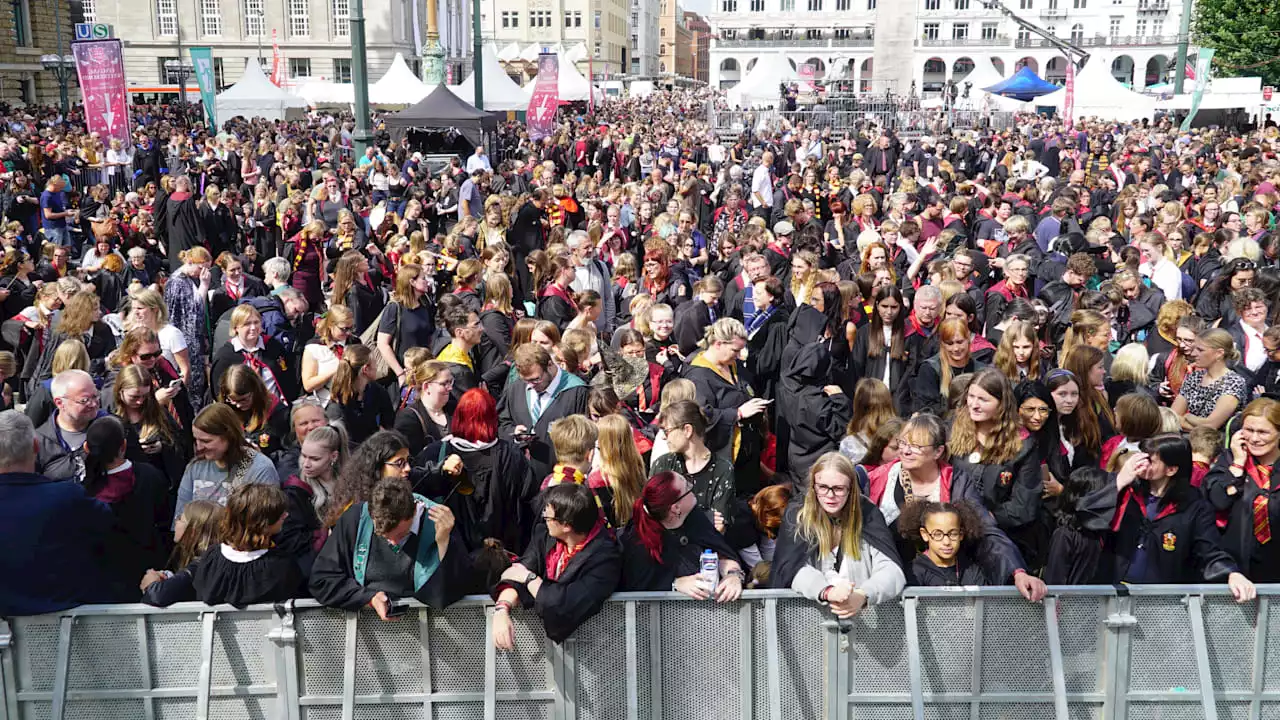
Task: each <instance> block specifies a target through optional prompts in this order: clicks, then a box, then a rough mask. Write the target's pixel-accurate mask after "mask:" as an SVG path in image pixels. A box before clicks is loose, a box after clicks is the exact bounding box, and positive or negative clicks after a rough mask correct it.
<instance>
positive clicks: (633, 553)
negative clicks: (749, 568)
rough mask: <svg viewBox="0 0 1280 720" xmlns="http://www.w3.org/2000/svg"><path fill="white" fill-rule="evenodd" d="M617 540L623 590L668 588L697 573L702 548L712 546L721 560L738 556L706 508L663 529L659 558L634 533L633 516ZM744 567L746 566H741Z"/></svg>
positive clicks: (738, 559) (700, 565)
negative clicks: (668, 528)
mask: <svg viewBox="0 0 1280 720" xmlns="http://www.w3.org/2000/svg"><path fill="white" fill-rule="evenodd" d="M618 542H619V544H620V545H621V546H622V586H621V588H620V589H621V590H623V591H624V592H625V591H636V592H643V591H652V592H667V591H670V590H671V585H672V583H674V582H675V581H676V578H681V577H685V576H686V575H696V574H698V572H699V571H700V570H701V569H702V562H701V560H702V551H703V550H714V551H715V552H716V554H718V555H719V556H720V559H721V560H735V561H737V562H738V563H739V564H742V560H741V558H739V557H738V554H737V553H736V552H734V550H733V548H732V547H731V546H730V545H729V541H728V540H726V539H725V538H724V536H723V535H721V534H720V533H718V532H716V528H715V525H713V524H712V523H711V519H710V518H708V517H707V513H706V512H699V511H694V512H692V513H690V514H689V516H688V517H687V518H685V521H684V524H683V525H681V526H680V527H678V528H676V529H674V530H667V529H665V528H664V529H663V531H662V562H658V561H656V560H654V559H653V556H652V555H650V554H649V548H647V547H645V546H644V545H643V544H642V543H641V542H640V538H639V537H638V536H637V535H636V528H635V518H632V520H631V522H630V523H628V524H627V526H626V527H625V528H623V530H622V532H621V533H620V534H619V537H618ZM743 569H744V570H745V567H744V568H743Z"/></svg>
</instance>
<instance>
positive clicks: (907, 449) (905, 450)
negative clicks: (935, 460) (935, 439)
mask: <svg viewBox="0 0 1280 720" xmlns="http://www.w3.org/2000/svg"><path fill="white" fill-rule="evenodd" d="M933 447H934V446H933V445H912V444H911V443H909V442H905V441H901V440H899V441H898V454H899V455H916V454H923V453H924V452H925V451H927V450H929V449H931V448H933Z"/></svg>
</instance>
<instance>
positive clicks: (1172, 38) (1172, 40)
mask: <svg viewBox="0 0 1280 720" xmlns="http://www.w3.org/2000/svg"><path fill="white" fill-rule="evenodd" d="M1075 44H1076V45H1079V46H1080V47H1135V46H1141V45H1177V44H1178V36H1177V35H1118V36H1115V37H1108V36H1106V35H1097V36H1094V37H1091V38H1082V39H1080V40H1078V41H1075ZM1013 45H1014V47H1018V48H1052V47H1053V43H1051V42H1049V41H1048V40H1042V39H1040V38H1027V39H1025V40H1023V39H1018V40H1016V41H1014V44H1013Z"/></svg>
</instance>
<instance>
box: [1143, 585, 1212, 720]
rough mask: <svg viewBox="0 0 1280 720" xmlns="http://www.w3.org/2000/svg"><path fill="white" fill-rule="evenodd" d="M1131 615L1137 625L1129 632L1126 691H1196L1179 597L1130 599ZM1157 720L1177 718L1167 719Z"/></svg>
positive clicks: (1197, 684)
mask: <svg viewBox="0 0 1280 720" xmlns="http://www.w3.org/2000/svg"><path fill="white" fill-rule="evenodd" d="M1133 615H1134V617H1136V618H1137V619H1138V625H1137V626H1136V627H1135V628H1133V631H1132V633H1131V636H1132V641H1131V644H1130V652H1129V689H1130V690H1136V691H1143V690H1147V691H1159V692H1168V691H1169V690H1170V689H1172V688H1183V689H1185V690H1188V691H1193V692H1194V691H1198V690H1199V689H1200V679H1199V675H1198V674H1197V671H1196V661H1195V657H1196V655H1195V650H1194V648H1193V645H1192V642H1191V624H1190V623H1189V622H1188V620H1187V607H1186V605H1184V604H1183V602H1182V600H1181V598H1164V597H1137V598H1134V608H1133ZM1131 717H1134V716H1132V715H1131ZM1161 720H1178V718H1176V717H1174V716H1169V717H1167V718H1166V717H1162V718H1161Z"/></svg>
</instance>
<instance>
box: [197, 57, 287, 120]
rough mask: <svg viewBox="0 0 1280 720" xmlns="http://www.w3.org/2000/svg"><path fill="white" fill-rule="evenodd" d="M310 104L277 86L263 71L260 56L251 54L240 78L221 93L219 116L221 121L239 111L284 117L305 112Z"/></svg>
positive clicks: (258, 115) (217, 105)
mask: <svg viewBox="0 0 1280 720" xmlns="http://www.w3.org/2000/svg"><path fill="white" fill-rule="evenodd" d="M306 107H307V101H306V100H305V99H303V98H301V97H298V96H297V95H294V94H292V93H290V92H288V91H287V90H284V89H283V88H280V87H277V86H276V85H275V83H273V82H271V81H270V80H268V79H267V76H266V75H264V74H263V73H262V66H260V65H259V64H258V61H257V59H256V58H249V60H248V61H246V62H245V65H244V72H243V73H242V74H241V75H240V80H239V82H237V83H236V84H235V85H232V86H231V87H229V88H227V89H226V90H224V91H222V93H220V94H219V95H218V97H217V100H216V110H217V112H216V116H217V120H218V124H219V125H221V124H222V123H223V122H225V121H226V120H229V119H230V118H233V117H235V116H237V115H243V116H244V117H247V118H253V117H263V118H266V119H268V120H282V119H285V118H286V117H290V116H292V117H297V116H299V115H301V113H302V111H303V110H305V109H306Z"/></svg>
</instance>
